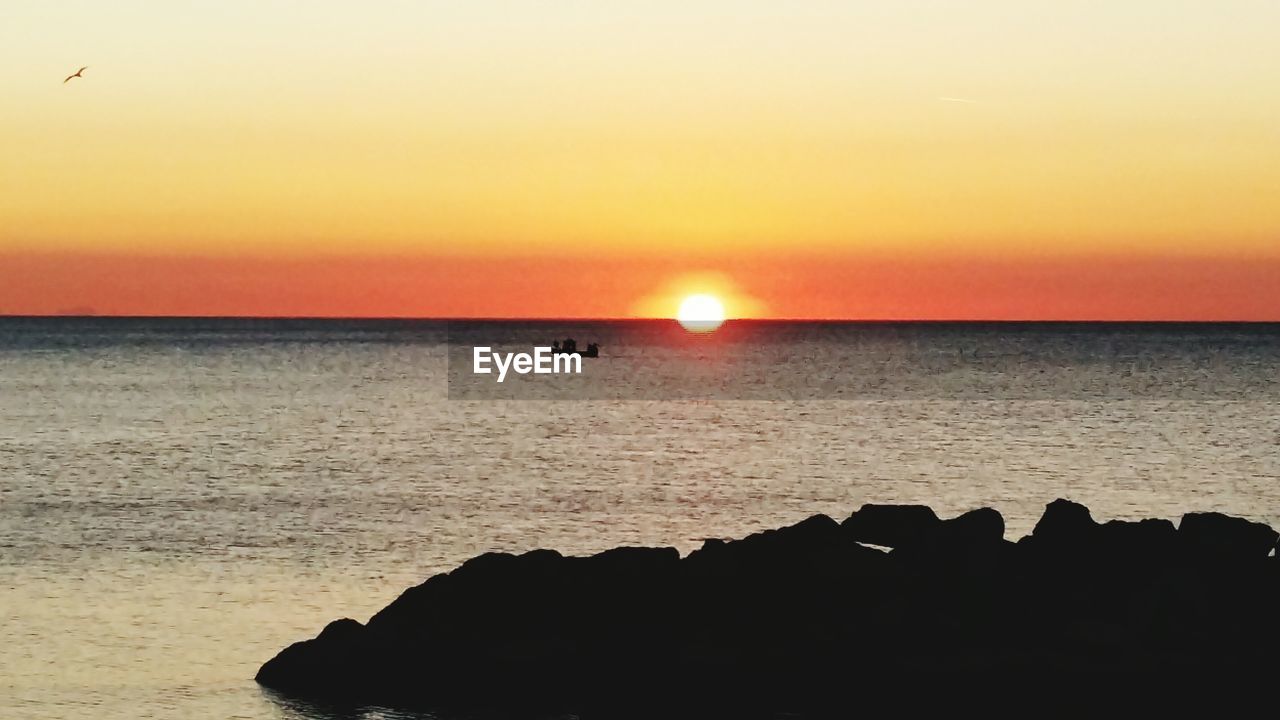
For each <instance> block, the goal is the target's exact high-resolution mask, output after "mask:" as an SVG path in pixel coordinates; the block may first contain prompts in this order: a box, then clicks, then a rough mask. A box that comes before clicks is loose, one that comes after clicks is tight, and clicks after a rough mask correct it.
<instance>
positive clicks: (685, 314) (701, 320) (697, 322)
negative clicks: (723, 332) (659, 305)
mask: <svg viewBox="0 0 1280 720" xmlns="http://www.w3.org/2000/svg"><path fill="white" fill-rule="evenodd" d="M676 320H678V321H679V322H680V324H681V325H682V326H684V329H686V330H691V331H693V332H710V331H711V330H715V329H716V328H718V327H720V325H721V324H722V323H724V304H723V303H721V302H720V300H719V299H717V298H716V297H715V296H714V295H707V294H705V293H699V294H697V295H690V296H689V297H687V298H685V299H684V300H683V301H681V303H680V309H679V310H678V311H677V312H676Z"/></svg>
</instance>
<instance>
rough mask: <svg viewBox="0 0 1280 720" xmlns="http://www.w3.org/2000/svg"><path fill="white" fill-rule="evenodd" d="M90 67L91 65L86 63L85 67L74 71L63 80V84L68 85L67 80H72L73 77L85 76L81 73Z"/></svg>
mask: <svg viewBox="0 0 1280 720" xmlns="http://www.w3.org/2000/svg"><path fill="white" fill-rule="evenodd" d="M88 69H89V66H88V65H85V66H84V67H82V68H80V69H79V70H77V71H75V72H74V73H72V74H71V75H68V76H67V79H66V80H63V81H62V84H63V85H66V84H67V82H68V81H70V80H71V78H77V77H84V76H83V75H81V74H80V73H82V72H84V71H85V70H88Z"/></svg>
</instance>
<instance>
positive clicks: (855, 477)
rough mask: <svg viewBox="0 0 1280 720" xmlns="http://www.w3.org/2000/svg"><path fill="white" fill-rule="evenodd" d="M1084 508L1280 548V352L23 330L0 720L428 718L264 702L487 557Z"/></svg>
mask: <svg viewBox="0 0 1280 720" xmlns="http://www.w3.org/2000/svg"><path fill="white" fill-rule="evenodd" d="M569 337H573V338H574V339H575V340H576V342H577V344H578V346H579V348H582V347H585V345H586V344H587V343H588V342H596V343H599V345H600V356H599V357H597V358H586V359H583V361H582V362H583V372H582V373H581V374H579V375H576V376H572V377H565V376H556V375H538V374H536V373H530V374H526V375H513V376H512V377H511V378H510V379H508V380H507V381H506V382H509V383H510V385H508V384H506V383H505V382H504V383H503V384H497V383H496V381H494V378H493V377H492V376H485V377H479V378H478V377H475V374H474V373H471V372H470V371H469V370H468V367H470V366H469V365H468V358H470V357H472V355H471V353H472V352H473V350H474V348H475V347H477V346H482V345H483V346H485V347H491V348H509V349H513V351H514V349H519V348H522V347H523V348H525V349H526V350H527V349H529V348H531V347H534V346H538V345H548V344H550V342H552V341H553V340H560V339H566V338H569ZM472 369H474V368H473V367H472ZM1059 497H1065V498H1070V499H1073V500H1076V501H1078V502H1082V503H1085V504H1086V505H1088V506H1089V507H1090V508H1091V509H1092V511H1093V513H1094V516H1095V518H1097V519H1100V520H1107V519H1113V518H1126V519H1132V518H1140V517H1163V518H1170V519H1174V520H1176V519H1177V518H1179V517H1180V516H1181V515H1182V514H1183V513H1186V512H1191V511H1206V510H1216V511H1222V512H1226V513H1230V514H1233V515H1238V516H1242V517H1246V518H1249V519H1251V520H1256V521H1261V522H1266V523H1270V524H1271V525H1272V526H1275V527H1280V325H1273V324H1172V323H1156V324H1127V323H1121V324H1089V323H1075V324H1071V323H1066V324H1063V323H972V324H965V323H807V322H746V321H731V322H729V323H727V324H725V325H724V326H722V327H721V328H719V329H718V330H716V331H714V332H701V333H695V332H689V331H686V330H685V329H683V328H682V327H680V326H679V325H678V324H676V323H674V322H671V321H600V322H584V321H573V322H569V321H565V322H559V321H539V322H506V321H503V322H499V321H489V322H486V321H466V322H462V321H456V322H443V321H412V320H266V319H254V320H249V319H190V318H187V319H184V318H168V319H110V318H0V718H6V719H8V720H26V719H29V718H30V719H34V718H40V719H47V718H65V719H68V720H71V719H75V720H81V719H84V720H88V719H90V718H92V719H93V720H114V719H117V718H119V719H124V718H129V719H136V718H218V719H223V718H238V719H241V720H268V719H283V718H290V719H296V720H304V719H315V718H336V717H342V718H369V719H373V718H419V717H425V716H418V715H407V714H400V713H396V712H395V711H392V710H389V709H382V708H366V709H363V710H357V711H346V712H344V713H342V714H340V715H335V714H333V713H332V712H330V711H326V710H324V709H321V708H316V707H313V706H309V705H307V704H305V703H299V702H297V701H294V700H290V699H288V698H283V697H279V696H276V695H274V694H272V693H270V692H267V691H264V690H263V689H261V688H259V687H258V686H257V685H256V684H255V683H254V682H253V676H254V673H255V672H256V671H257V669H258V667H259V666H260V665H261V664H262V663H263V662H264V661H265V660H267V659H269V658H270V657H272V656H273V655H274V654H275V653H276V652H277V651H279V650H280V649H281V648H283V647H285V646H286V645H288V644H290V643H292V642H295V641H298V640H301V639H305V638H309V637H312V636H314V635H315V634H316V633H317V632H318V631H319V630H320V629H321V628H322V627H323V626H324V625H325V624H326V623H327V622H328V621H330V620H333V619H335V618H340V617H351V618H356V619H358V620H361V621H363V620H366V619H368V618H369V617H370V616H371V615H372V614H373V613H375V612H376V611H377V610H379V609H380V608H382V607H383V606H384V605H386V604H387V603H388V602H390V601H391V600H393V599H394V598H395V597H396V596H397V595H398V594H399V593H400V592H401V591H402V590H404V589H405V588H407V587H409V586H411V585H415V584H417V583H419V582H421V581H422V580H424V579H425V578H427V577H429V576H431V575H433V574H436V573H441V572H446V571H448V570H450V569H451V568H453V567H455V566H457V565H458V564H459V563H461V562H462V561H464V560H466V559H467V558H469V557H472V556H474V555H477V554H479V553H483V552H486V551H508V552H522V551H526V550H531V549H534V548H554V549H556V550H559V551H561V552H563V553H566V554H589V553H593V552H597V551H600V550H603V549H606V548H609V547H613V546H617V545H669V546H674V547H676V548H678V549H679V550H680V551H681V552H688V551H690V550H692V549H693V548H696V547H697V546H698V545H700V544H701V542H702V541H703V540H704V539H706V538H712V537H717V538H732V537H741V536H744V535H747V534H749V533H752V532H755V531H758V530H762V529H765V528H771V527H777V526H781V525H784V524H789V523H794V522H797V521H799V520H802V519H804V518H806V517H808V516H810V515H813V514H815V513H826V514H828V515H831V516H832V517H835V518H837V519H842V518H844V517H846V516H847V515H848V514H849V513H851V512H852V511H854V510H856V509H857V508H858V507H859V506H861V505H862V504H863V503H925V504H928V505H931V506H932V507H933V508H934V509H935V510H937V511H938V513H939V514H940V515H942V516H944V517H948V516H953V515H957V514H959V513H961V512H964V511H966V510H969V509H973V508H977V507H983V506H990V507H994V508H996V509H998V510H999V511H1000V512H1001V513H1003V515H1004V517H1005V520H1006V526H1007V530H1006V535H1007V536H1008V537H1010V538H1017V537H1020V536H1022V535H1025V534H1026V533H1028V532H1030V531H1031V529H1032V527H1033V526H1034V524H1035V521H1036V519H1037V518H1038V517H1039V515H1040V513H1041V512H1042V511H1043V509H1044V506H1045V504H1046V503H1048V502H1050V501H1052V500H1053V499H1055V498H1059ZM514 601H517V599H513V602H514ZM429 651H430V648H424V652H429Z"/></svg>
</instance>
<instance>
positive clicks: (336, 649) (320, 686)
mask: <svg viewBox="0 0 1280 720" xmlns="http://www.w3.org/2000/svg"><path fill="white" fill-rule="evenodd" d="M367 645H368V637H367V633H366V632H365V627H364V626H363V625H361V624H360V623H359V622H357V621H355V620H352V619H350V618H343V619H341V620H334V621H333V622H331V623H329V624H328V625H326V626H325V628H324V630H322V631H321V632H320V634H319V635H318V636H316V637H315V639H313V640H304V641H302V642H298V643H294V644H293V645H290V646H289V647H287V648H285V649H284V650H282V651H281V652H280V654H279V655H276V656H275V657H274V658H272V659H271V660H269V661H267V663H266V664H264V665H263V666H262V668H261V669H259V670H258V674H257V676H256V677H255V678H254V679H255V680H257V681H258V683H259V684H261V685H264V686H266V687H270V688H274V689H276V690H281V691H284V692H297V693H298V694H300V695H301V696H303V697H311V698H320V699H334V700H339V699H340V700H355V699H357V698H358V697H359V696H360V694H361V692H362V691H363V689H364V686H365V683H364V682H363V681H362V680H361V678H360V676H361V675H362V673H363V670H362V668H361V666H360V658H361V657H362V656H363V655H364V654H365V650H366V649H367Z"/></svg>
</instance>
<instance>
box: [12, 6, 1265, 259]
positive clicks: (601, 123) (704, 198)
mask: <svg viewBox="0 0 1280 720" xmlns="http://www.w3.org/2000/svg"><path fill="white" fill-rule="evenodd" d="M795 5H801V4H800V3H782V2H758V1H754V0H736V1H729V0H724V1H714V2H713V1H703V2H697V1H682V2H676V1H674V0H648V1H647V2H607V1H606V0H592V1H576V0H574V1H571V0H557V1H556V2H547V1H545V0H540V1H533V0H508V1H505V2H479V1H472V2H425V1H422V0H415V1H404V2H378V1H370V2H362V3H351V2H332V1H328V0H313V1H312V2H280V1H263V0H257V1H254V2H248V1H245V0H219V1H217V2H213V1H210V2H154V1H153V2H143V1H141V0H129V1H117V2H111V3H103V2H60V1H55V0H42V1H24V0H19V1H18V2H16V3H14V2H10V3H6V5H5V9H4V11H3V19H2V21H0V89H2V90H3V93H4V98H3V111H2V112H0V158H3V159H2V160H0V250H18V251H25V250H33V249H34V250H40V251H48V250H65V251H84V250H93V251H95V252H137V253H167V254H174V253H176V254H193V255H196V254H199V255H209V254H251V255H293V254H316V253H334V254H351V253H357V254H359V253H369V254H378V253H387V254H392V253H406V252H407V253H417V254H422V255H441V254H451V255H456V254H494V255H510V254H520V253H523V254H529V253H533V254H537V253H542V252H545V253H570V254H572V253H574V252H578V251H582V252H586V251H588V250H589V251H591V252H594V253H599V252H601V251H602V249H604V250H605V251H606V252H616V253H640V254H643V253H657V254H662V253H680V252H686V251H696V252H698V253H701V254H703V255H707V254H711V255H714V254H715V253H717V252H732V250H733V249H735V248H743V247H748V248H752V249H756V250H760V249H764V250H768V249H779V250H780V249H783V248H789V247H800V248H805V249H808V250H812V251H820V252H832V251H837V252H838V251H850V252H867V251H872V252H902V253H904V254H913V253H914V254H919V253H926V254H939V253H941V254H947V253H951V254H960V255H967V254H974V255H994V256H1008V255H1010V254H1020V253H1027V254H1038V255H1040V254H1066V255H1072V254H1084V253H1093V254H1096V253H1098V252H1110V251H1115V252H1120V253H1130V254H1131V253H1134V252H1138V253H1143V252H1149V253H1153V254H1165V253H1167V254H1192V255H1194V254H1204V253H1209V254H1214V255H1237V256H1245V255H1259V254H1262V255H1267V256H1271V257H1274V256H1277V255H1280V42H1277V41H1276V31H1277V28H1280V3H1276V2H1274V0H1267V1H1247V0H1226V1H1223V2H1212V3H1211V2H1188V1H1181V2H1180V1H1177V0H1126V1H1125V2H1119V3H1117V2H1084V1H1082V2H1071V3H1066V2H1061V1H1060V0H1058V1H1054V2H1043V1H1040V0H1034V1H1028V0H1016V1H1015V0H986V1H985V2H974V1H972V0H970V1H968V2H922V1H919V0H916V1H897V2H857V1H852V0H845V1H840V2H837V1H813V2H807V3H803V4H802V5H803V7H802V8H797V7H795ZM80 65H89V66H90V67H89V69H88V70H86V71H85V73H84V77H83V78H82V79H77V80H73V81H72V82H71V83H68V84H66V85H63V84H62V83H61V79H62V77H63V76H65V75H66V74H68V73H70V72H73V71H74V70H75V69H76V68H77V67H79V66H80Z"/></svg>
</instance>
